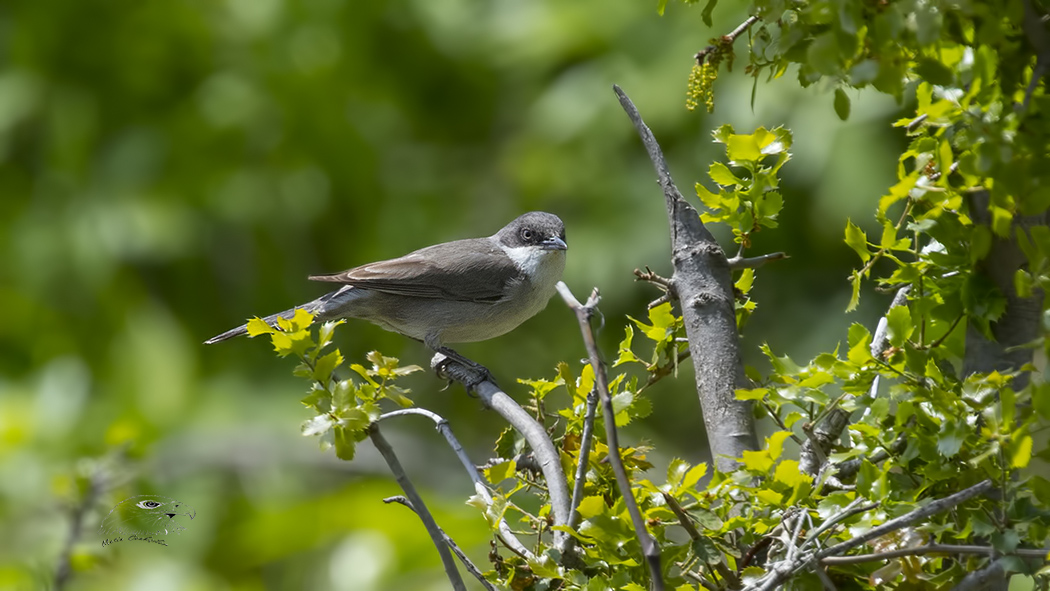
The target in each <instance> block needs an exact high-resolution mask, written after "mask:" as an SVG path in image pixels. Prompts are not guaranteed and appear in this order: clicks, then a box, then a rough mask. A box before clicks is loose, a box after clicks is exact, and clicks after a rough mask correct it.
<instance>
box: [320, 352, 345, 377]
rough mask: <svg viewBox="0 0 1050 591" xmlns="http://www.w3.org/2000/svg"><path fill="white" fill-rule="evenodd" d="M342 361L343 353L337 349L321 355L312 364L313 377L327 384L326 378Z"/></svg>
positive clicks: (330, 375)
mask: <svg viewBox="0 0 1050 591" xmlns="http://www.w3.org/2000/svg"><path fill="white" fill-rule="evenodd" d="M342 363H343V355H342V353H340V352H339V349H336V350H335V351H332V352H330V353H328V354H327V355H324V356H322V357H321V358H320V359H318V360H317V363H315V364H314V371H313V378H314V379H315V380H317V381H318V382H320V383H322V384H327V383H328V378H330V377H332V372H333V371H335V368H337V367H339V365H340V364H342Z"/></svg>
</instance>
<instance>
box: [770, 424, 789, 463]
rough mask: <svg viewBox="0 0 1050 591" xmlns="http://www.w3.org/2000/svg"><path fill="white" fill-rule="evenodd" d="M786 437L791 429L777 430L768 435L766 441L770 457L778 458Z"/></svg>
mask: <svg viewBox="0 0 1050 591" xmlns="http://www.w3.org/2000/svg"><path fill="white" fill-rule="evenodd" d="M788 437H791V431H777V432H776V433H773V434H772V435H770V436H769V438H768V439H767V440H766V441H767V449H768V451H769V457H770V459H772V460H777V459H778V458H780V454H781V453H783V451H784V441H786V440H787V438H788Z"/></svg>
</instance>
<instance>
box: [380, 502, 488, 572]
mask: <svg viewBox="0 0 1050 591" xmlns="http://www.w3.org/2000/svg"><path fill="white" fill-rule="evenodd" d="M383 502H384V503H387V504H390V503H397V504H399V505H404V506H405V507H408V508H409V509H410V510H412V511H413V512H415V511H416V508H415V507H413V506H412V501H409V500H408V499H407V498H405V497H403V496H401V495H397V496H393V497H387V498H385V499H383ZM416 514H417V515H418V514H419V513H418V512H416ZM438 531H440V532H441V537H442V538H444V540H445V544H447V545H448V547H449V549H451V550H452V552H453V553H455V555H456V558H459V561H460V562H462V563H463V568H465V569H467V572H468V573H470V574H471V575H473V576H474V578H475V579H477V580H478V581H480V582H481V585H482V586H483V587H485V588H486V589H488V591H496V588H495V587H493V586H492V583H490V582H488V580H486V579H485V575H483V574H481V571H480V570H478V567H477V566H475V564H474V563H473V562H471V560H470V558H468V557H467V555H466V553H464V552H463V550H462V549H461V548H460V547H459V545H458V544H456V542H455V541H454V540H453V539H452V538H451V537H449V535H448V534H447V533H445V530H443V529H441V528H440V527H438Z"/></svg>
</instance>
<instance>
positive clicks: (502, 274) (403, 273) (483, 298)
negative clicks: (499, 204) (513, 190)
mask: <svg viewBox="0 0 1050 591" xmlns="http://www.w3.org/2000/svg"><path fill="white" fill-rule="evenodd" d="M520 275H521V272H520V271H519V270H518V268H517V265H515V264H514V262H513V261H512V260H510V258H509V257H508V256H507V255H506V253H504V252H503V250H502V249H500V248H499V247H498V246H496V244H494V243H493V242H492V240H490V239H487V238H472V239H468V240H456V241H455V242H446V243H443V244H436V245H434V246H428V247H426V248H422V249H420V250H417V251H415V252H412V253H409V254H407V255H405V256H403V257H400V258H396V259H390V260H387V261H379V262H376V263H369V264H367V265H362V266H360V267H356V268H353V269H350V270H348V271H343V272H342V273H336V274H334V275H314V276H312V277H310V279H312V280H314V281H330V282H334V283H346V284H349V285H353V286H354V287H361V288H364V289H371V290H374V291H381V292H385V293H391V294H397V295H405V296H412V297H418V298H435V299H445V300H454V301H466V302H498V301H500V300H502V299H503V297H504V294H505V291H506V290H505V289H504V288H505V287H506V286H507V284H508V283H510V282H512V281H515V280H518V279H520Z"/></svg>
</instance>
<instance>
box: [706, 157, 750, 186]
mask: <svg viewBox="0 0 1050 591" xmlns="http://www.w3.org/2000/svg"><path fill="white" fill-rule="evenodd" d="M707 174H708V176H710V177H711V180H713V181H714V182H716V183H718V184H719V185H722V186H724V187H728V186H743V185H744V181H742V180H740V178H738V177H737V176H736V175H735V174H733V172H732V171H730V170H729V167H728V166H726V165H725V164H723V163H721V162H715V163H712V164H711V167H710V168H709V169H708V171H707Z"/></svg>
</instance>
